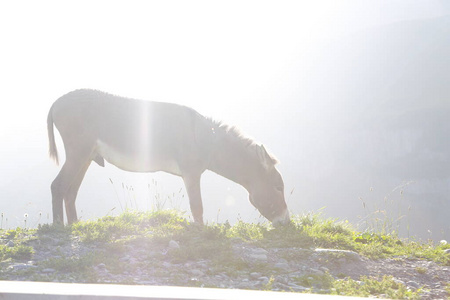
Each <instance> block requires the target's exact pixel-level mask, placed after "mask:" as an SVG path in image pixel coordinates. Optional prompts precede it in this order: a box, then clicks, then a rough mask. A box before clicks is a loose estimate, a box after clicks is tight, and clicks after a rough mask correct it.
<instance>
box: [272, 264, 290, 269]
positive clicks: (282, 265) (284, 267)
mask: <svg viewBox="0 0 450 300" xmlns="http://www.w3.org/2000/svg"><path fill="white" fill-rule="evenodd" d="M275 268H277V269H281V270H287V269H289V264H288V263H282V262H279V263H276V264H275Z"/></svg>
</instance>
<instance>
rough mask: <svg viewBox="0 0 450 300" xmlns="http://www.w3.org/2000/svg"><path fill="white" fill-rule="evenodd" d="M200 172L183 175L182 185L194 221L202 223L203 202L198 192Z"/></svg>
mask: <svg viewBox="0 0 450 300" xmlns="http://www.w3.org/2000/svg"><path fill="white" fill-rule="evenodd" d="M200 177H201V174H189V175H184V176H183V181H184V185H185V186H186V190H187V193H188V197H189V204H190V206H191V213H192V216H193V217H194V221H195V223H198V224H203V204H202V195H201V192H200Z"/></svg>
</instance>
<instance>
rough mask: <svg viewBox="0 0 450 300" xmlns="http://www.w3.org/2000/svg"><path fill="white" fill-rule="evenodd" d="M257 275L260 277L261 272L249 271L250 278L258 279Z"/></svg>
mask: <svg viewBox="0 0 450 300" xmlns="http://www.w3.org/2000/svg"><path fill="white" fill-rule="evenodd" d="M259 277H261V273H257V272H253V273H250V278H252V279H258V278H259Z"/></svg>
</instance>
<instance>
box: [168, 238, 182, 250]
mask: <svg viewBox="0 0 450 300" xmlns="http://www.w3.org/2000/svg"><path fill="white" fill-rule="evenodd" d="M169 249H180V244H178V243H177V242H176V241H174V240H171V241H170V242H169Z"/></svg>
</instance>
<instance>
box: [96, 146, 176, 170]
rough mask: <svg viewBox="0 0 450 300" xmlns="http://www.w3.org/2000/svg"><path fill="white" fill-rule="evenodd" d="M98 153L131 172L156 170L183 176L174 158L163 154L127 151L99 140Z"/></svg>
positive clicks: (111, 162)
mask: <svg viewBox="0 0 450 300" xmlns="http://www.w3.org/2000/svg"><path fill="white" fill-rule="evenodd" d="M96 150H97V153H98V154H100V156H102V157H103V158H104V159H105V160H106V161H107V162H109V163H110V164H113V165H115V166H116V167H118V168H120V169H122V170H125V171H130V172H156V171H164V172H168V173H171V174H174V175H180V176H181V170H180V167H179V165H178V163H177V161H176V160H175V159H174V158H168V157H162V155H156V154H154V153H153V154H152V153H151V151H150V150H148V151H133V152H132V153H125V152H124V151H121V150H120V149H115V148H114V147H112V146H110V145H108V144H106V143H104V142H102V141H101V140H98V141H97V149H96Z"/></svg>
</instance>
